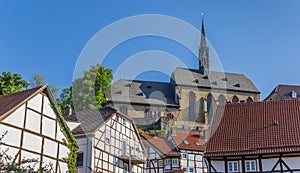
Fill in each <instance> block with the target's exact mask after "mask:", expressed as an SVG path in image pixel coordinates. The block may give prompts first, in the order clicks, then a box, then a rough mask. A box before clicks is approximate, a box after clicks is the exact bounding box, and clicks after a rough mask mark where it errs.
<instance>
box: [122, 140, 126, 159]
mask: <svg viewBox="0 0 300 173" xmlns="http://www.w3.org/2000/svg"><path fill="white" fill-rule="evenodd" d="M122 155H126V141H125V140H124V139H123V141H122Z"/></svg>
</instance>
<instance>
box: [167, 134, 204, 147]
mask: <svg viewBox="0 0 300 173" xmlns="http://www.w3.org/2000/svg"><path fill="white" fill-rule="evenodd" d="M172 138H173V140H174V142H175V144H176V145H177V147H178V148H179V149H181V150H193V151H204V148H205V144H206V142H205V140H204V138H203V136H201V135H199V134H192V133H187V132H177V133H176V135H175V136H172ZM184 140H186V141H187V142H188V144H185V143H184ZM196 143H198V144H199V145H197V144H196Z"/></svg>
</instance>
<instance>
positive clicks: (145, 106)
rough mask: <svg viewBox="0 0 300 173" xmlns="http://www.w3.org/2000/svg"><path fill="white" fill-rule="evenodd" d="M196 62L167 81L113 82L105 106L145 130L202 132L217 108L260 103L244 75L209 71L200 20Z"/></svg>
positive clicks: (251, 84) (207, 52)
mask: <svg viewBox="0 0 300 173" xmlns="http://www.w3.org/2000/svg"><path fill="white" fill-rule="evenodd" d="M198 61H199V68H198V69H188V68H180V67H178V68H177V69H175V70H174V71H173V73H172V75H171V76H170V82H152V81H136V80H123V79H121V80H119V81H116V82H115V83H113V84H112V87H111V89H110V90H109V91H107V93H106V99H107V101H108V104H109V105H110V106H113V107H115V108H116V109H117V110H119V111H120V112H122V113H124V114H126V115H130V116H131V118H133V119H134V120H135V122H136V124H137V126H138V127H141V128H144V129H147V128H148V127H151V126H153V125H154V124H157V125H159V126H161V127H162V129H170V128H172V127H177V128H179V129H189V130H193V129H195V130H197V131H199V130H200V131H202V130H207V129H208V125H209V124H210V122H211V119H212V113H213V110H214V108H215V107H216V105H222V104H226V103H239V102H257V101H260V92H259V91H258V89H257V88H256V87H255V85H254V84H253V82H252V81H251V80H250V79H249V78H247V77H246V76H245V75H243V74H236V73H226V72H219V71H211V70H210V52H209V47H208V44H207V40H206V34H205V29H204V22H203V19H202V28H201V38H200V48H199V56H198ZM201 129H202V130H201Z"/></svg>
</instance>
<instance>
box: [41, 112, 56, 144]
mask: <svg viewBox="0 0 300 173" xmlns="http://www.w3.org/2000/svg"><path fill="white" fill-rule="evenodd" d="M55 125H56V121H54V120H52V119H50V118H47V117H45V116H44V117H43V119H42V133H43V135H45V136H48V137H50V138H52V139H55V131H56V129H55V128H56V127H55Z"/></svg>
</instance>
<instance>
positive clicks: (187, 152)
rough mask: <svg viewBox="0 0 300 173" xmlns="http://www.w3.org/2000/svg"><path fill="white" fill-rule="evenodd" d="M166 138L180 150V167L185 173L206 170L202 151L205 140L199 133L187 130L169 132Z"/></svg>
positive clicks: (197, 172) (203, 172)
mask: <svg viewBox="0 0 300 173" xmlns="http://www.w3.org/2000/svg"><path fill="white" fill-rule="evenodd" d="M168 140H169V141H171V142H172V144H173V145H174V147H175V148H176V149H177V150H178V151H179V152H180V154H181V159H180V164H181V168H182V169H183V170H184V171H185V172H186V173H191V172H193V173H205V172H207V169H206V165H205V163H204V158H203V153H204V148H205V144H206V141H205V139H204V137H203V136H201V135H200V134H193V133H188V132H173V133H172V132H171V133H170V134H169V137H168Z"/></svg>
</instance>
